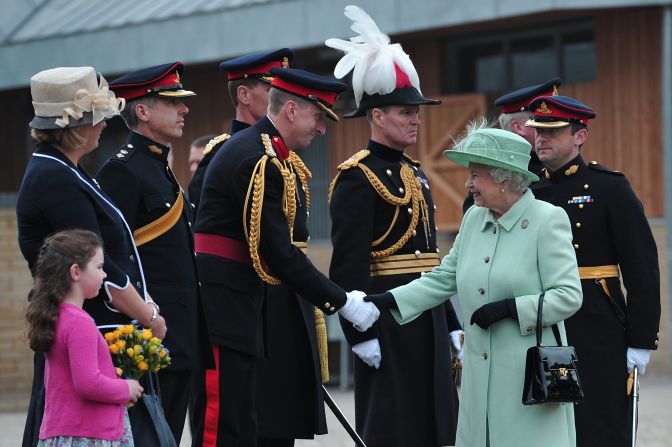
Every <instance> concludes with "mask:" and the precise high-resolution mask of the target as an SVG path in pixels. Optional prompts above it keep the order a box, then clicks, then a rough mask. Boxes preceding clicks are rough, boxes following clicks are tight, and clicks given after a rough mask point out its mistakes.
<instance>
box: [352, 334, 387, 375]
mask: <svg viewBox="0 0 672 447" xmlns="http://www.w3.org/2000/svg"><path fill="white" fill-rule="evenodd" d="M352 352H354V353H355V354H357V357H359V358H360V359H362V361H363V362H364V363H366V364H367V365H369V366H371V367H373V368H376V369H378V368H380V360H381V358H382V355H381V353H380V343H378V339H377V338H372V339H371V340H366V341H363V342H361V343H357V344H356V345H355V346H353V347H352Z"/></svg>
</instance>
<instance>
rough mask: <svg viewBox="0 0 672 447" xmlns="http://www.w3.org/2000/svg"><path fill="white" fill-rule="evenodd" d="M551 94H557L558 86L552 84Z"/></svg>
mask: <svg viewBox="0 0 672 447" xmlns="http://www.w3.org/2000/svg"><path fill="white" fill-rule="evenodd" d="M553 96H558V87H557V86H555V85H554V86H553Z"/></svg>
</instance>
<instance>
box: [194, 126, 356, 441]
mask: <svg viewBox="0 0 672 447" xmlns="http://www.w3.org/2000/svg"><path fill="white" fill-rule="evenodd" d="M266 138H267V140H266V141H267V142H268V141H272V140H276V141H277V142H280V143H282V137H281V135H280V134H279V132H278V131H277V129H275V127H274V126H273V124H272V123H271V121H270V120H269V119H268V118H267V117H265V118H263V119H261V120H260V121H259V122H257V123H256V124H255V125H254V126H251V127H249V128H247V129H245V130H241V131H239V132H237V133H236V134H235V135H234V136H233V137H231V139H230V140H229V141H228V142H227V143H226V147H225V148H224V149H223V150H220V151H218V152H217V154H216V155H215V157H214V158H213V159H212V162H211V163H210V167H209V168H208V169H207V171H206V173H205V179H204V182H203V190H202V192H201V202H200V206H199V210H198V217H197V223H196V233H197V234H196V237H197V238H199V240H201V238H205V237H209V238H210V239H211V240H212V239H214V240H217V241H219V242H220V243H221V244H222V246H223V247H228V250H229V251H228V252H226V253H225V251H226V250H227V248H224V249H221V246H220V249H221V250H220V251H219V252H218V253H219V254H217V253H215V251H217V250H215V245H214V244H213V245H212V246H209V245H208V244H204V246H203V249H201V248H198V247H197V251H198V268H199V274H200V275H201V281H202V284H203V293H204V299H205V307H206V315H207V318H208V328H209V330H210V337H211V339H212V342H213V343H214V344H215V347H214V349H215V350H216V351H217V352H218V356H219V358H220V360H222V361H228V362H229V363H230V364H233V365H234V368H233V370H232V369H229V370H227V368H226V367H225V365H224V364H222V365H221V366H222V367H221V368H218V370H217V372H218V376H219V377H218V378H217V380H214V378H212V377H209V378H208V384H207V387H208V396H211V395H216V396H218V397H216V398H215V399H218V400H216V401H215V402H208V408H211V407H212V408H214V409H215V410H214V411H213V412H212V417H211V418H210V417H209V414H206V424H205V428H204V434H203V435H202V436H203V437H204V439H205V438H206V437H207V438H208V439H214V438H216V442H217V443H218V445H229V444H227V443H235V442H238V443H241V445H242V443H246V444H245V445H248V444H252V443H255V442H256V436H257V430H256V410H255V407H256V399H255V394H260V393H261V390H260V391H259V392H257V390H256V383H257V382H256V378H255V377H256V374H257V367H256V363H257V362H256V358H255V357H265V356H266V354H267V353H268V341H269V338H270V337H269V335H268V332H267V325H266V322H267V315H268V308H267V303H268V300H267V299H266V286H265V284H266V283H264V282H263V281H262V279H261V278H260V276H259V275H258V273H257V271H256V270H255V268H254V267H253V265H252V261H251V259H245V257H246V256H247V257H250V255H249V248H248V246H247V238H246V234H245V229H244V225H243V216H244V215H245V216H246V217H245V220H246V224H247V227H248V229H250V214H251V213H250V209H251V207H252V201H253V200H250V201H249V202H247V201H246V200H247V198H248V188H249V186H250V180H251V178H252V175H253V172H255V170H256V169H257V168H258V169H259V170H258V171H257V172H259V177H258V178H259V179H260V180H261V179H262V178H263V181H264V188H263V195H262V197H263V206H262V208H261V209H262V213H261V217H260V231H259V233H258V234H257V235H256V236H258V237H259V238H260V240H259V255H260V258H261V259H262V261H263V263H262V266H263V264H266V266H265V268H264V271H265V272H266V273H267V274H272V275H273V276H274V277H276V278H278V279H280V280H281V281H282V283H283V284H284V286H286V287H288V288H289V289H290V290H292V291H294V293H296V294H299V295H301V296H302V297H304V298H305V299H307V300H308V301H310V303H312V304H313V305H315V306H317V307H318V308H320V309H322V310H324V311H325V312H326V313H334V312H335V311H336V310H337V309H339V308H341V307H342V306H343V305H344V304H345V302H346V299H347V297H346V293H345V291H344V290H343V289H341V288H340V287H339V286H337V285H336V284H334V283H332V282H331V281H329V280H328V278H326V277H325V276H324V275H323V274H322V273H320V272H319V271H318V270H317V269H316V268H315V267H314V266H313V265H312V264H311V263H310V261H309V260H308V258H306V256H305V255H304V254H303V253H302V252H301V250H300V249H299V248H297V247H296V246H294V245H292V239H291V237H290V231H289V225H288V221H287V217H286V216H285V212H284V210H283V193H284V190H285V188H284V186H285V182H284V179H283V177H282V175H281V172H280V170H279V169H278V167H277V166H276V165H275V164H274V163H273V160H277V161H279V162H280V163H283V162H285V161H286V160H285V158H284V157H286V156H287V154H282V153H278V154H273V151H274V149H273V148H272V147H270V143H269V146H266V145H265V143H264V140H265V139H266ZM282 145H283V146H284V143H282ZM267 155H268V158H265V156H267ZM276 157H277V158H276ZM264 160H266V166H265V168H263V169H262V168H261V167H260V166H258V163H261V162H262V161H264ZM285 166H286V165H285ZM246 206H247V210H246ZM300 219H301V218H300V217H298V220H300ZM249 235H250V237H251V236H252V232H251V231H250V233H249ZM299 236H301V234H300V231H297V237H299ZM235 248H237V249H238V252H237V253H238V256H237V257H236V256H234V252H236V250H235ZM289 301H291V302H292V305H293V306H296V298H295V297H292V299H290V300H289ZM290 312H291V311H290ZM293 318H294V319H293V321H289V322H288V323H289V324H292V325H298V324H302V322H300V318H299V316H298V315H297V314H296V313H294V316H293ZM304 324H305V323H304ZM272 342H273V341H272V340H271V343H272ZM304 346H305V345H304ZM271 349H273V348H272V347H271ZM304 349H305V348H304ZM280 355H282V354H280ZM290 360H291V359H290ZM303 361H304V362H307V363H308V365H309V367H312V368H314V367H315V366H314V360H313V361H312V362H310V361H307V360H306V359H304V360H303ZM305 378H308V379H309V382H308V386H309V387H310V386H312V387H315V378H314V377H310V374H309V373H304V374H303V375H301V376H299V377H287V376H285V375H283V376H281V377H278V378H275V386H276V387H278V388H283V387H289V386H291V384H292V383H293V382H296V381H303V380H305ZM211 379H213V380H211ZM231 380H235V383H230V381H231ZM250 382H251V386H250ZM211 385H212V386H211ZM303 385H304V386H305V385H306V384H305V383H304V384H303ZM304 392H305V391H304ZM232 394H233V396H232ZM227 395H228V396H229V397H228V398H227ZM316 411H317V410H316ZM278 417H281V415H278ZM197 436H199V437H200V436H201V434H200V433H197Z"/></svg>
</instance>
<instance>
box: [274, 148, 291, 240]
mask: <svg viewBox="0 0 672 447" xmlns="http://www.w3.org/2000/svg"><path fill="white" fill-rule="evenodd" d="M271 163H273V164H274V165H275V167H277V168H278V170H279V171H280V174H281V175H282V179H283V190H282V210H283V212H284V213H285V217H286V218H287V225H288V226H289V235H290V238H291V240H292V241H293V240H294V221H295V220H296V180H295V179H294V175H293V174H292V171H291V170H290V169H289V168H288V167H287V166H285V165H284V164H283V163H281V162H280V160H278V159H277V158H271Z"/></svg>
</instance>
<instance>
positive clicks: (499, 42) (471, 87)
mask: <svg viewBox="0 0 672 447" xmlns="http://www.w3.org/2000/svg"><path fill="white" fill-rule="evenodd" d="M444 48H445V51H444V56H445V57H444V64H445V66H444V70H443V73H445V78H444V79H443V85H444V92H445V93H448V94H457V93H473V92H478V93H503V92H506V91H510V90H515V89H518V88H522V87H525V86H528V85H531V84H536V83H540V82H543V81H546V80H548V79H550V78H552V77H555V76H561V77H562V79H563V82H564V83H565V84H569V83H575V82H585V81H590V80H593V79H595V76H596V67H595V64H596V61H595V59H596V57H595V32H594V25H593V22H592V21H589V20H583V21H578V22H577V21H574V22H573V23H571V24H558V25H544V26H542V27H539V26H538V27H536V28H530V29H524V30H514V31H509V32H499V33H492V34H489V35H485V36H484V35H483V34H479V35H478V36H452V37H450V38H448V39H447V40H446V44H445V46H444Z"/></svg>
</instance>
